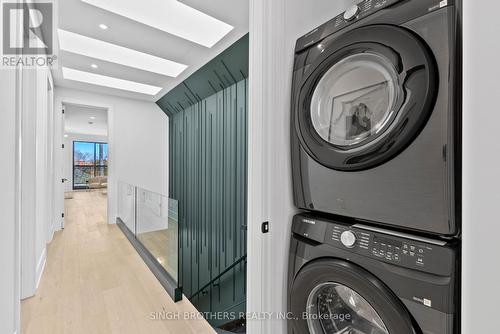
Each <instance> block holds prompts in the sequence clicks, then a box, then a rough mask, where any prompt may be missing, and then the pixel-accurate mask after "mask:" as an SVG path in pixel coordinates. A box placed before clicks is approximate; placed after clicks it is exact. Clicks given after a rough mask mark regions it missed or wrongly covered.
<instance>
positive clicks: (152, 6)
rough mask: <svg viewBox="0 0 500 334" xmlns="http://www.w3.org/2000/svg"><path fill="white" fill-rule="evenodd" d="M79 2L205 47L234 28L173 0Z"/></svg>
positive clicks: (100, 0)
mask: <svg viewBox="0 0 500 334" xmlns="http://www.w3.org/2000/svg"><path fill="white" fill-rule="evenodd" d="M82 1H83V2H86V3H88V4H90V5H93V6H96V7H99V8H101V9H104V10H107V11H109V12H113V13H115V14H118V15H121V16H125V17H126V18H129V19H132V20H134V21H137V22H140V23H142V24H145V25H148V26H150V27H153V28H156V29H160V30H163V31H165V32H167V33H169V34H172V35H175V36H178V37H181V38H184V39H187V40H189V41H191V42H194V43H197V44H200V45H203V46H206V47H209V48H211V47H212V46H214V45H215V43H217V42H218V41H220V40H221V39H222V38H223V37H224V36H226V35H227V34H228V33H229V32H230V31H231V30H232V29H233V28H234V27H233V26H231V25H229V24H227V23H225V22H222V21H220V20H218V19H216V18H214V17H212V16H210V15H207V14H205V13H203V12H200V11H199V10H196V9H194V8H192V7H189V6H188V5H186V4H183V3H182V2H180V1H177V0H141V1H137V0H82ZM166 14H167V17H166V16H165V15H166Z"/></svg>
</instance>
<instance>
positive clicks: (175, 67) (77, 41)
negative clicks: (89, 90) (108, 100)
mask: <svg viewBox="0 0 500 334" xmlns="http://www.w3.org/2000/svg"><path fill="white" fill-rule="evenodd" d="M58 34H59V45H60V48H61V50H64V51H68V52H72V53H77V54H81V55H84V56H87V57H91V58H95V59H101V60H104V61H108V62H112V63H116V64H120V65H125V66H129V67H134V68H138V69H140V70H144V71H148V72H153V73H159V74H163V75H167V76H169V77H174V78H175V77H177V76H178V75H179V74H181V73H182V71H184V70H185V69H186V68H187V66H186V65H184V64H180V63H176V62H174V61H171V60H168V59H163V58H160V57H156V56H153V55H150V54H147V53H143V52H139V51H135V50H132V49H128V48H125V47H122V46H118V45H115V44H111V43H108V42H104V41H100V40H97V39H93V38H90V37H86V36H82V35H79V34H76V33H73V32H69V31H66V30H62V29H59V30H58Z"/></svg>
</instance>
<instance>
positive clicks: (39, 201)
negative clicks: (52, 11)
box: [21, 68, 53, 298]
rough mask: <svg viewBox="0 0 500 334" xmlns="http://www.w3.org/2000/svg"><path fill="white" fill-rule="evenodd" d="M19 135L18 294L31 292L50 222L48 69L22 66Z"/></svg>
mask: <svg viewBox="0 0 500 334" xmlns="http://www.w3.org/2000/svg"><path fill="white" fill-rule="evenodd" d="M22 75H23V85H22V87H23V88H22V94H23V99H22V139H21V151H22V162H21V166H22V167H21V199H22V202H21V268H22V276H21V297H22V298H28V297H31V296H33V295H34V294H35V291H36V288H37V286H38V283H39V281H40V278H41V275H42V272H43V268H44V266H45V260H46V254H47V252H46V245H47V242H48V241H49V240H50V239H52V233H53V228H52V226H53V224H52V222H51V221H50V220H51V219H52V214H51V213H52V207H51V206H52V205H51V204H52V203H51V201H50V200H49V199H50V198H51V197H52V193H51V187H50V186H49V184H51V183H53V181H52V179H51V178H52V177H53V175H52V171H51V170H49V167H50V163H49V157H50V155H51V150H52V147H51V146H49V145H50V143H51V136H50V135H49V119H50V118H51V111H50V110H49V108H50V106H51V103H50V97H49V96H50V95H51V94H50V92H49V90H48V85H49V82H51V81H52V78H51V75H50V72H49V70H48V69H46V68H45V69H43V68H39V69H25V70H23V74H22Z"/></svg>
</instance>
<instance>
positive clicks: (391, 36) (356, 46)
mask: <svg viewBox="0 0 500 334" xmlns="http://www.w3.org/2000/svg"><path fill="white" fill-rule="evenodd" d="M319 46H321V48H318V47H319ZM308 52H309V57H310V58H311V59H312V60H313V61H312V62H311V63H310V64H308V66H307V70H306V71H305V72H304V73H303V75H302V79H301V82H298V83H297V88H296V89H297V94H296V95H294V99H295V100H294V101H295V102H294V104H293V122H294V127H295V131H296V132H297V135H298V136H297V137H298V138H299V140H300V142H301V146H302V147H303V148H304V150H305V151H306V152H307V153H308V154H309V155H310V156H311V157H312V158H314V159H315V160H316V161H317V162H319V163H320V164H322V165H324V166H326V167H329V168H332V169H336V170H341V171H360V170H365V169H369V168H374V167H376V166H379V165H381V164H383V163H386V162H387V161H389V160H391V159H392V158H393V157H395V156H396V155H398V154H399V153H401V152H402V151H403V150H404V149H406V148H407V147H408V146H409V145H410V144H411V143H412V141H413V140H415V138H416V137H417V136H418V134H419V133H420V131H422V129H423V128H424V126H425V124H426V123H427V120H428V119H429V117H430V115H431V113H432V110H433V108H434V104H435V101H436V96H437V88H438V83H439V82H438V81H439V78H438V74H437V70H436V65H435V60H434V57H433V55H432V53H431V51H430V49H429V48H428V46H427V45H426V44H425V43H424V42H423V41H422V40H421V39H420V38H419V37H417V36H416V35H414V34H413V33H412V32H410V31H408V30H406V29H402V28H399V27H394V26H389V25H373V26H369V27H362V28H358V29H354V30H352V31H349V32H346V33H345V34H342V35H341V36H331V37H327V38H325V39H324V40H323V41H321V44H318V45H317V46H316V47H311V48H310V50H309V51H308Z"/></svg>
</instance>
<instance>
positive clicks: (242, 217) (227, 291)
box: [170, 80, 248, 323]
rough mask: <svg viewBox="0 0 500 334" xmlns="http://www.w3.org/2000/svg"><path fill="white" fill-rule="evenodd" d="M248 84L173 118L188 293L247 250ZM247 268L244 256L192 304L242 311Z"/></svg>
mask: <svg viewBox="0 0 500 334" xmlns="http://www.w3.org/2000/svg"><path fill="white" fill-rule="evenodd" d="M247 86H248V81H247V80H242V81H239V82H238V83H236V84H234V85H232V86H229V87H227V88H225V89H224V90H222V91H220V92H218V93H216V94H214V95H212V96H210V97H208V98H206V99H204V100H202V101H201V102H198V103H196V104H194V105H192V106H190V107H188V108H186V109H184V110H183V111H181V112H178V113H175V114H173V115H171V117H170V197H172V198H175V199H177V200H178V201H179V231H180V240H179V257H180V258H179V261H180V265H179V267H180V268H179V282H180V284H181V286H182V288H183V292H184V294H185V295H186V296H187V297H188V298H190V297H191V296H192V295H193V294H194V293H196V292H197V291H199V289H200V288H201V287H203V286H204V285H206V284H207V283H209V282H210V281H211V280H212V279H213V278H215V277H216V276H217V275H219V273H221V272H222V271H224V270H225V269H226V268H228V267H229V266H231V265H232V264H233V263H234V262H235V261H237V260H238V259H240V258H241V257H242V256H244V255H245V254H246V200H247V198H246V196H247V181H246V180H247V105H248V102H247ZM245 272H246V261H244V262H242V263H241V264H239V265H237V266H236V267H235V268H234V269H231V270H230V271H229V272H228V273H227V274H225V275H224V276H223V277H222V278H221V279H220V280H219V282H215V285H214V286H213V287H212V288H211V289H207V290H206V291H205V292H204V293H200V294H199V295H197V296H196V297H195V298H193V300H192V301H193V303H194V304H195V305H196V306H197V307H198V309H199V310H200V311H202V312H210V311H212V312H217V311H225V310H236V311H244V308H245V303H244V301H245V299H246V293H245V286H246V282H245V277H246V275H245ZM212 323H217V321H212Z"/></svg>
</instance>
